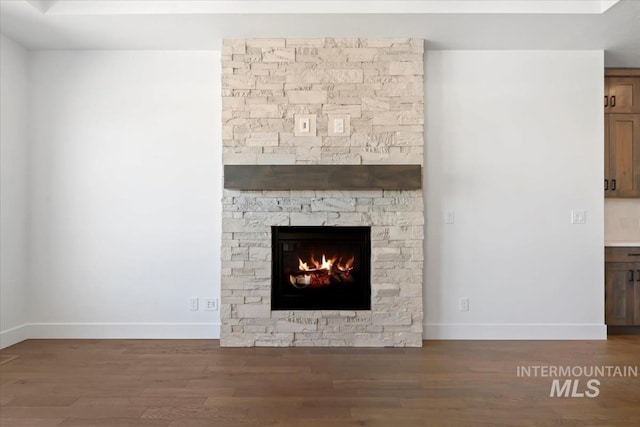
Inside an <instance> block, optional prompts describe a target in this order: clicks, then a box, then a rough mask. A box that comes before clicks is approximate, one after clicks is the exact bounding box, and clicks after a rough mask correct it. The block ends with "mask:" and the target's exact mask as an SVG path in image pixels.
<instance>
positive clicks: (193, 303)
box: [189, 298, 198, 311]
mask: <svg viewBox="0 0 640 427" xmlns="http://www.w3.org/2000/svg"><path fill="white" fill-rule="evenodd" d="M189 310H191V311H198V298H189Z"/></svg>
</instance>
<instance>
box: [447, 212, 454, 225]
mask: <svg viewBox="0 0 640 427" xmlns="http://www.w3.org/2000/svg"><path fill="white" fill-rule="evenodd" d="M444 222H445V224H453V223H455V222H456V213H455V212H454V211H447V212H446V213H445V218H444Z"/></svg>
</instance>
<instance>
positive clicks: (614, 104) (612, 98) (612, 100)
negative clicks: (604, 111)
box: [611, 95, 616, 107]
mask: <svg viewBox="0 0 640 427" xmlns="http://www.w3.org/2000/svg"><path fill="white" fill-rule="evenodd" d="M611 106H612V107H615V106H616V96H615V95H613V96H612V97H611Z"/></svg>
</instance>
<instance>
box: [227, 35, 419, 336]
mask: <svg viewBox="0 0 640 427" xmlns="http://www.w3.org/2000/svg"><path fill="white" fill-rule="evenodd" d="M423 45H424V42H423V41H422V40H415V39H382V40H378V39H376V40H369V39H332V38H326V39H241V40H238V39H234V40H224V42H223V52H222V61H223V64H222V67H223V83H222V88H223V144H224V147H223V161H224V164H225V189H224V198H223V223H222V240H223V248H222V277H221V297H222V301H221V320H222V328H221V341H220V342H221V345H222V346H376V347H378V346H413V347H415V346H421V345H422V320H423V311H422V287H423V240H424V228H423V225H424V212H423V209H424V206H423V203H424V202H423V195H422V190H421V188H420V186H419V184H418V185H416V183H415V181H416V179H415V174H413V175H404V171H405V170H406V166H407V165H412V166H413V167H417V168H418V169H417V171H418V179H417V180H418V181H420V179H419V176H420V167H421V166H422V162H423V161H422V159H423V152H424V151H423V150H424V141H423V120H424V119H423V117H424V113H423V104H424V100H423V53H424V50H423V49H424V48H423ZM233 167H236V168H240V169H231V168H233ZM385 168H387V169H385ZM389 168H391V169H389ZM403 168H404V169H403ZM232 172H233V174H232ZM409 172H410V174H411V173H413V172H411V171H409ZM232 175H234V176H232ZM247 176H250V178H247V179H245V178H246V177H247ZM406 177H408V178H406ZM236 178H239V180H238V179H236ZM409 181H411V182H410V183H408V182H409ZM321 229H324V230H325V231H327V233H326V234H325V237H319V236H320V235H319V234H318V233H319V232H320V230H321ZM292 233H293V234H292ZM295 233H298V234H297V235H295ZM359 233H360V234H359ZM357 235H358V236H360V237H362V236H366V238H364V240H365V241H366V244H365V245H362V244H361V243H357V244H356V243H354V242H355V241H356V240H357V239H356V237H358V236H357ZM340 236H342V237H343V239H342V240H341V238H340ZM313 240H315V242H314V241H313ZM321 252H323V253H321ZM323 257H324V259H323ZM352 257H353V260H351V258H352ZM287 284H288V287H286V285H287ZM272 285H273V286H280V287H281V289H280V291H283V292H281V293H282V294H283V295H282V296H284V298H282V296H281V295H276V293H277V292H276V291H278V289H275V290H274V288H273V287H272ZM349 285H354V286H353V288H354V289H351V288H349ZM355 288H357V289H355ZM351 291H358V292H360V291H361V292H360V294H359V295H360V297H357V296H354V295H356V294H357V292H356V293H353V294H351ZM341 293H343V294H344V295H342V296H345V295H347V294H349V295H348V296H346V297H345V301H346V302H344V303H336V304H334V305H333V306H332V305H331V301H334V302H335V301H337V300H338V297H340V294H341ZM362 294H364V295H365V297H364V300H363V298H362ZM292 296H295V297H301V298H300V299H299V301H302V302H301V303H299V305H292V304H291V300H292V298H290V297H292ZM314 298H315V299H314ZM359 298H360V299H359ZM294 299H295V298H294ZM283 301H284V302H283Z"/></svg>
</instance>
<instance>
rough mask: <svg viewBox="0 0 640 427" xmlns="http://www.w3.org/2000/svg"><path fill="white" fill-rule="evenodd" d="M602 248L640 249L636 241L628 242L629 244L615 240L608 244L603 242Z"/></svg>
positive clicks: (639, 243)
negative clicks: (627, 247)
mask: <svg viewBox="0 0 640 427" xmlns="http://www.w3.org/2000/svg"><path fill="white" fill-rule="evenodd" d="M604 246H605V247H607V246H609V247H626V246H630V247H640V242H638V241H633V242H632V241H629V242H625V241H621V240H615V241H609V242H606V241H605V242H604Z"/></svg>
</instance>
